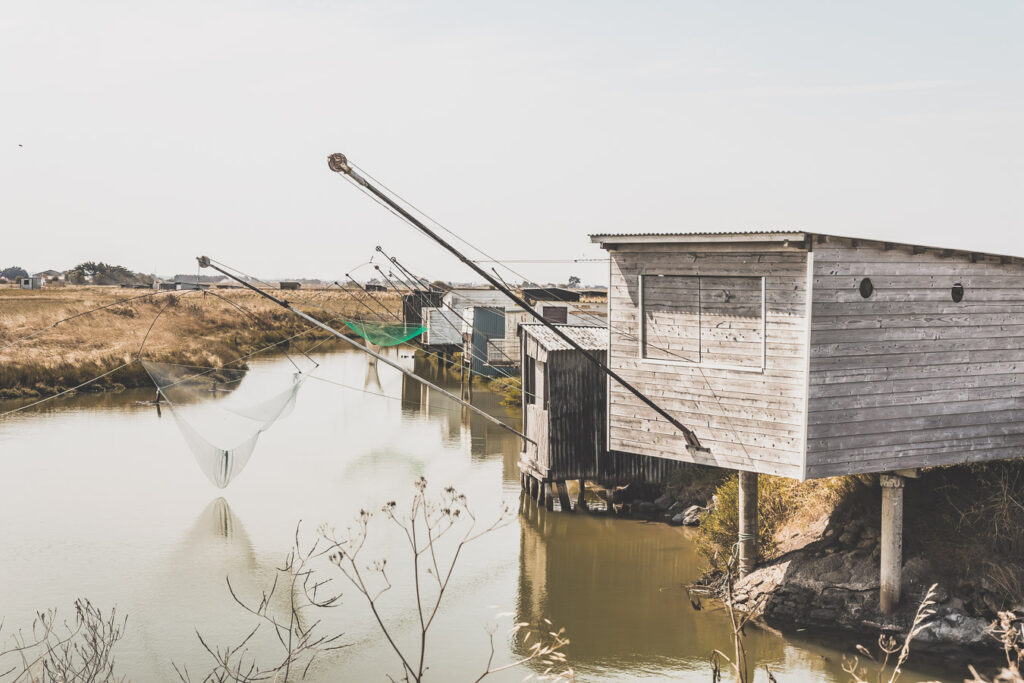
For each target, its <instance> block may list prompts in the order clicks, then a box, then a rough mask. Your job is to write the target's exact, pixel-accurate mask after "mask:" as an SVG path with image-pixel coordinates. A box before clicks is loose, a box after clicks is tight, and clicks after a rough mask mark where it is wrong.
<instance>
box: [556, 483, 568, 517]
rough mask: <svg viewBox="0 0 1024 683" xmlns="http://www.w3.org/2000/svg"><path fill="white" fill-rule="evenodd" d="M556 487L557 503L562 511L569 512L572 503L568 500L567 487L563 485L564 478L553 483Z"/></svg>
mask: <svg viewBox="0 0 1024 683" xmlns="http://www.w3.org/2000/svg"><path fill="white" fill-rule="evenodd" d="M555 486H557V487H558V505H559V506H560V507H561V508H562V512H571V511H572V503H570V502H569V487H568V486H566V485H565V479H560V480H559V481H557V482H556V483H555Z"/></svg>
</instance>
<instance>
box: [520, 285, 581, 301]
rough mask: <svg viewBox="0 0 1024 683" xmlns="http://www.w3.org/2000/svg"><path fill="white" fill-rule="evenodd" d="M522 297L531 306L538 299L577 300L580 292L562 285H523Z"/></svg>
mask: <svg viewBox="0 0 1024 683" xmlns="http://www.w3.org/2000/svg"><path fill="white" fill-rule="evenodd" d="M522 293H523V298H524V299H526V303H528V304H530V305H531V306H532V305H533V304H535V303H537V302H538V301H579V300H580V293H579V292H577V291H574V290H571V289H565V288H563V287H524V288H523V290H522Z"/></svg>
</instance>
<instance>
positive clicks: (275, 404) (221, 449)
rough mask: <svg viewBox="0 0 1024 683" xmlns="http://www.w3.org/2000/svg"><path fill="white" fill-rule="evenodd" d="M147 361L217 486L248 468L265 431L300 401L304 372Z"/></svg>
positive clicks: (161, 392)
mask: <svg viewBox="0 0 1024 683" xmlns="http://www.w3.org/2000/svg"><path fill="white" fill-rule="evenodd" d="M142 366H143V367H144V368H145V370H146V372H147V373H148V374H149V376H150V378H151V379H152V380H153V383H154V384H155V385H156V387H157V391H159V392H160V397H161V399H162V400H164V401H166V402H167V404H168V405H169V406H170V408H171V414H172V415H174V419H175V421H176V422H177V424H178V427H179V429H180V430H181V433H182V435H183V436H184V437H185V442H186V443H187V444H188V447H189V449H190V450H191V451H192V453H193V455H195V458H196V462H198V463H199V467H200V468H201V469H202V470H203V472H204V473H205V474H206V476H207V478H209V480H210V481H211V482H213V484H214V485H215V486H218V487H219V488H224V487H225V486H227V485H228V484H229V483H231V480H232V479H234V478H235V477H236V476H238V474H239V473H240V472H241V471H242V470H243V469H244V468H245V466H246V464H248V462H249V458H250V456H252V452H253V449H255V448H256V441H257V440H258V439H259V436H260V434H262V433H263V432H265V431H266V430H267V429H269V428H270V426H271V425H273V424H274V423H275V422H276V421H278V420H280V419H281V418H283V417H285V416H286V415H288V413H290V412H291V411H292V409H293V408H294V407H295V398H296V395H297V394H298V391H299V387H301V386H302V383H303V381H304V380H305V379H306V375H305V374H303V373H301V372H294V373H287V372H273V371H261V370H253V371H247V370H233V369H228V368H209V367H207V368H202V367H195V366H190V365H176V364H173V363H156V362H153V361H148V360H144V361H142Z"/></svg>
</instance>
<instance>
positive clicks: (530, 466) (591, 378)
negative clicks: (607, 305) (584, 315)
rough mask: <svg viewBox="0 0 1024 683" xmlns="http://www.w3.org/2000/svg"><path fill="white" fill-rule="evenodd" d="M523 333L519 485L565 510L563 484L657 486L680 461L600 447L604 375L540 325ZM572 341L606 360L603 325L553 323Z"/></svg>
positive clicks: (525, 328)
mask: <svg viewBox="0 0 1024 683" xmlns="http://www.w3.org/2000/svg"><path fill="white" fill-rule="evenodd" d="M519 329H520V333H521V337H522V340H521V341H522V347H521V353H522V357H523V363H522V387H523V389H522V391H523V433H524V434H526V435H527V436H528V437H530V438H531V439H533V440H534V441H535V442H536V443H535V444H533V443H529V442H527V441H525V440H524V441H523V448H524V450H523V452H522V456H521V459H520V469H521V470H522V472H523V485H524V486H525V487H527V488H529V489H530V490H531V491H533V492H534V494H535V495H536V496H537V497H538V500H540V501H542V502H545V503H546V504H547V505H548V507H551V506H552V505H553V494H552V491H551V488H552V486H554V487H555V488H557V489H558V494H559V498H560V499H561V507H562V509H563V510H568V509H569V499H568V493H567V488H566V484H565V481H566V480H567V479H575V480H579V481H584V480H592V481H598V482H600V483H603V484H613V485H618V484H626V483H630V482H637V483H660V482H661V481H663V479H664V477H665V476H666V475H667V474H668V473H669V472H671V471H672V470H674V469H677V468H678V467H679V466H680V465H679V464H678V463H675V462H673V461H670V460H665V459H660V458H645V457H643V456H638V455H633V454H628V453H620V452H609V451H608V449H607V444H606V441H605V439H606V425H607V416H606V410H607V406H606V397H607V382H608V380H607V378H606V376H605V374H604V372H603V371H602V370H601V369H600V368H598V367H597V366H596V365H595V364H594V363H593V362H591V361H590V360H588V359H587V358H586V357H584V355H583V354H582V353H580V352H579V351H576V350H575V349H573V348H572V347H571V346H569V345H568V344H567V343H566V342H565V341H563V340H562V339H560V338H559V337H558V336H557V335H555V333H554V332H552V331H551V330H550V329H549V328H548V327H546V326H544V325H542V324H539V323H530V324H525V325H521V326H520V328H519ZM559 329H560V330H562V331H563V332H564V333H565V334H567V335H568V336H569V337H570V338H571V339H572V340H573V341H575V342H576V343H577V344H579V345H580V346H581V347H583V348H584V349H586V350H587V351H588V352H589V353H592V354H596V355H597V356H598V358H599V359H600V360H602V361H603V360H604V359H605V357H606V355H607V351H608V329H607V328H604V327H596V326H585V325H564V326H560V327H559Z"/></svg>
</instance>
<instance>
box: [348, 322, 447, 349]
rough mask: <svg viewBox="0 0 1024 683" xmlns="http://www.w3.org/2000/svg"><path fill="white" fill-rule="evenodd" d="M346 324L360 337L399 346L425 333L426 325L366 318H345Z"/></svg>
mask: <svg viewBox="0 0 1024 683" xmlns="http://www.w3.org/2000/svg"><path fill="white" fill-rule="evenodd" d="M344 323H345V325H346V326H347V327H348V328H349V329H350V330H352V331H353V332H355V333H356V334H358V335H359V336H360V337H362V338H363V339H365V340H366V341H368V342H370V343H371V344H376V345H377V346H398V345H399V344H404V343H405V342H407V341H409V340H410V339H413V338H414V337H418V336H420V335H421V334H423V333H424V332H425V331H426V329H427V326H426V325H410V324H407V323H382V322H369V321H365V320H344Z"/></svg>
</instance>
